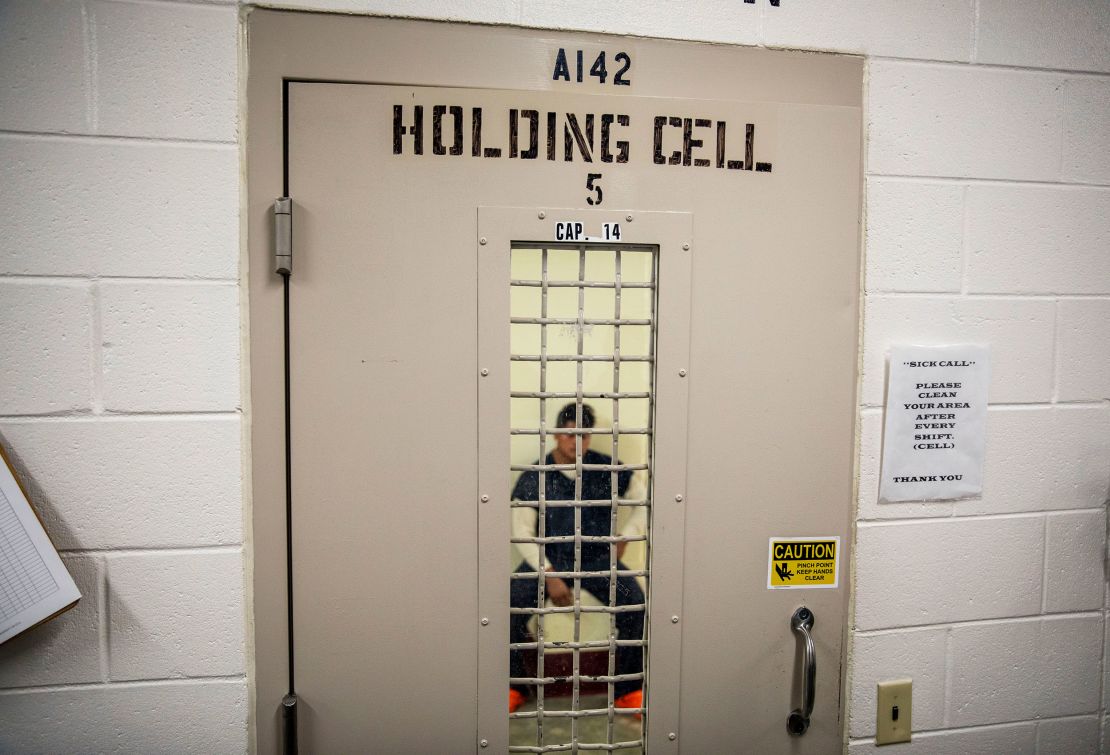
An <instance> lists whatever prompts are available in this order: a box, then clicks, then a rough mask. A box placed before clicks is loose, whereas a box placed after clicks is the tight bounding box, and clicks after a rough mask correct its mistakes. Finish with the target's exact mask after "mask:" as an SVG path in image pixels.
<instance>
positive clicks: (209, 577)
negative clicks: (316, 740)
mask: <svg viewBox="0 0 1110 755" xmlns="http://www.w3.org/2000/svg"><path fill="white" fill-rule="evenodd" d="M287 5H288V7H300V8H313V9H318V10H341V11H348V12H359V13H382V14H396V15H409V16H416V17H422V18H440V19H453V20H463V21H478V22H488V23H506V24H521V25H526V26H539V27H547V28H565V29H580V30H588V31H598V32H609V33H616V34H637V35H646V36H659V37H674V38H682V39H693V40H704V41H713V42H723V43H732V44H745V45H764V46H768V47H789V48H802V49H814V50H830V51H838V52H850V53H857V54H863V55H866V56H867V57H868V66H867V84H866V86H867V94H866V100H865V101H866V106H865V107H866V122H867V145H866V152H865V154H866V158H865V159H866V164H865V171H866V197H865V205H866V234H865V249H864V254H865V302H864V317H863V322H862V323H861V328H862V343H863V349H862V351H863V353H862V385H861V390H860V397H859V398H860V418H861V424H860V452H859V468H860V483H859V501H858V514H857V518H858V526H857V529H856V540H857V549H856V557H855V564H854V582H855V606H854V614H853V620H852V622H853V623H852V626H851V627H850V628H849V632H850V635H851V643H850V647H851V651H850V652H851V659H850V667H849V678H850V681H849V690H848V692H849V693H850V705H849V718H848V721H847V729H848V735H849V740H848V751H849V752H850V753H853V755H854V754H855V753H860V752H865V751H869V750H871V749H872V748H873V743H872V737H873V732H874V722H873V719H874V684H875V682H876V681H877V680H879V679H883V678H890V677H895V676H902V675H909V676H912V677H913V678H914V691H915V695H914V697H915V705H914V708H915V711H914V725H915V729H916V730H917V732H918V733H917V734H916V735H915V740H914V743H913V744H912V745H910V746H908V747H907V746H904V747H901V748H900V749H899V751H900V752H901V751H912V752H917V753H930V754H936V753H984V754H986V753H992V754H993V753H1034V752H1038V753H1046V754H1047V753H1095V752H1099V751H1100V750H1101V751H1104V752H1110V732H1108V730H1107V725H1106V721H1105V720H1104V714H1105V710H1106V706H1105V702H1104V687H1105V686H1106V683H1105V680H1104V676H1103V668H1104V666H1105V665H1106V664H1105V662H1104V661H1105V656H1106V652H1107V650H1106V648H1107V646H1108V645H1110V639H1108V635H1107V633H1106V631H1107V630H1106V625H1107V622H1106V616H1105V614H1106V607H1107V597H1106V596H1107V590H1106V580H1105V578H1104V566H1103V564H1104V561H1105V560H1106V559H1105V554H1106V534H1105V533H1106V503H1107V496H1108V488H1110V5H1108V4H1107V3H1106V1H1105V0H1058V1H1057V2H1047V1H1046V0H872V2H863V1H862V0H856V1H855V2H852V1H850V0H781V3H780V5H779V6H778V7H773V6H771V4H770V3H769V2H767V0H757V2H754V3H747V2H741V1H740V0H711V1H709V2H701V3H691V4H688V5H687V4H683V5H677V4H672V3H666V4H664V3H640V2H631V1H630V0H618V1H615V2H610V3H594V2H587V1H586V0H567V1H565V2H560V3H550V2H542V1H541V0H475V1H474V2H469V3H442V2H432V0H416V1H415V2H407V3H406V2H401V1H400V0H394V1H393V2H389V1H388V0H367V1H365V2H356V1H355V0H307V1H306V2H292V3H288V4H287ZM239 28H240V8H238V7H237V6H236V4H235V2H234V0H229V1H228V2H219V1H218V0H217V1H215V2H199V1H198V2H171V1H168V0H135V1H129V0H118V1H117V0H3V1H2V2H0V172H2V178H0V207H3V208H4V212H3V218H4V222H3V224H2V228H0V437H2V439H3V442H4V444H5V446H6V447H7V448H9V449H10V450H11V451H12V452H13V455H14V457H15V462H16V464H17V466H18V468H19V470H20V471H21V472H22V473H23V475H24V479H25V480H26V481H27V482H28V483H29V484H30V487H31V490H32V495H33V497H34V499H35V503H36V504H37V505H38V507H39V510H40V512H41V513H42V515H43V516H44V518H45V519H46V521H47V525H48V527H49V529H50V531H51V533H52V534H53V536H54V537H55V539H56V541H57V544H58V546H59V547H60V548H61V549H62V551H63V553H64V558H65V559H66V561H67V563H68V564H69V566H70V568H71V570H72V571H73V572H74V574H75V576H76V578H77V581H78V583H79V585H80V587H81V589H82V592H83V593H84V594H85V599H84V600H83V601H82V602H81V604H80V606H79V608H78V609H76V610H75V611H73V612H71V613H70V614H67V615H66V616H65V617H63V618H61V619H59V620H57V621H55V622H53V623H52V624H50V625H49V626H46V627H43V628H40V629H39V630H37V631H35V632H34V633H33V634H30V635H28V636H26V637H24V638H21V639H19V640H17V641H16V642H13V643H10V644H9V645H7V646H4V647H3V648H0V751H5V752H7V751H13V752H63V751H82V752H86V751H112V752H145V753H152V752H185V751H191V752H213V753H215V752H229V753H230V752H242V751H244V750H247V749H249V746H250V744H249V742H250V739H249V734H248V727H247V717H248V707H249V706H248V686H249V682H248V677H247V669H248V666H249V649H248V648H249V637H248V632H247V626H248V616H247V614H248V610H249V608H248V605H247V599H246V597H245V596H246V592H245V588H244V585H245V577H244V575H245V570H247V569H249V548H245V547H244V539H245V536H246V533H245V529H244V525H243V522H244V510H245V508H244V507H245V505H246V504H245V503H244V501H245V500H246V498H247V495H246V494H245V487H244V486H245V480H246V477H245V476H244V474H243V469H244V464H245V459H244V456H243V451H242V449H243V444H242V441H241V434H242V429H243V425H244V414H243V411H244V407H245V406H247V404H248V401H247V398H248V397H247V394H246V392H245V390H244V387H243V385H244V383H243V379H242V377H241V365H242V364H243V345H242V339H243V338H244V334H245V329H244V328H243V327H241V324H240V319H241V312H242V308H241V305H240V264H239V259H240V218H239V209H238V207H239V193H240V190H241V183H240V173H239V148H240V146H241V145H240V143H239V140H240V138H241V134H242V129H241V126H240V121H239V117H240V116H239V112H240V102H239V95H238V77H239V73H240V68H239V61H238V33H239ZM901 341H919V342H943V341H985V342H989V343H990V344H991V345H992V347H993V354H994V362H993V377H992V384H991V408H990V412H989V430H988V447H987V470H986V483H985V491H984V495H983V497H982V499H981V500H978V501H971V502H963V503H957V504H952V503H942V504H929V505H915V504H903V505H897V506H880V505H879V504H877V503H876V497H877V496H876V488H877V474H878V463H879V448H880V441H881V426H882V411H881V400H882V392H883V370H884V363H883V360H884V352H885V350H886V348H887V347H888V346H889V345H890V344H891V343H894V342H901ZM738 694H740V692H738Z"/></svg>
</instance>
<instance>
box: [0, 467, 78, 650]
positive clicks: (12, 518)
mask: <svg viewBox="0 0 1110 755" xmlns="http://www.w3.org/2000/svg"><path fill="white" fill-rule="evenodd" d="M80 599H81V593H80V592H79V591H78V589H77V585H76V584H74V582H73V578H72V577H71V576H70V575H69V572H68V571H67V570H66V567H65V564H63V563H62V559H61V558H59V556H58V552H57V551H56V550H54V545H53V544H52V543H51V542H50V538H49V537H48V536H47V534H46V530H44V529H43V527H42V523H41V522H40V521H39V519H38V517H37V516H35V512H34V510H33V509H32V508H31V504H30V503H29V502H28V501H27V497H26V496H25V495H24V494H23V490H22V489H21V488H20V487H19V484H18V483H17V482H16V479H15V476H14V475H13V474H12V470H11V466H10V465H9V464H8V460H7V458H4V457H3V454H2V452H0V644H3V643H4V642H7V641H8V640H10V639H11V638H12V637H15V636H16V635H18V634H22V633H23V632H25V631H27V630H28V629H30V628H31V627H33V626H35V625H36V624H40V623H42V622H43V621H45V620H47V619H49V618H51V617H53V616H54V615H56V614H58V613H61V612H62V611H64V610H66V609H67V608H70V607H72V606H73V605H74V604H76V603H77V601H78V600H80Z"/></svg>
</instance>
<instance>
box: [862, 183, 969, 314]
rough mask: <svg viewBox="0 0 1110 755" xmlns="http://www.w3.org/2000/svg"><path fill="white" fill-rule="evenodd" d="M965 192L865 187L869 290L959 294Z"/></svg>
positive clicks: (926, 186) (932, 186) (941, 187)
mask: <svg viewBox="0 0 1110 755" xmlns="http://www.w3.org/2000/svg"><path fill="white" fill-rule="evenodd" d="M963 224H964V187H963V186H961V185H959V184H954V183H934V182H926V181H901V180H897V179H884V178H871V179H868V181H867V275H866V280H867V290H869V291H920V292H953V293H958V292H959V291H960V287H961V285H962V277H963Z"/></svg>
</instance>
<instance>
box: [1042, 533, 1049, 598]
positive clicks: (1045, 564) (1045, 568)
mask: <svg viewBox="0 0 1110 755" xmlns="http://www.w3.org/2000/svg"><path fill="white" fill-rule="evenodd" d="M1047 612H1048V515H1047V514H1045V516H1044V517H1043V519H1042V522H1041V613H1042V614H1044V613H1047Z"/></svg>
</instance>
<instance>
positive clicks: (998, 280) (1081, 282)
mask: <svg viewBox="0 0 1110 755" xmlns="http://www.w3.org/2000/svg"><path fill="white" fill-rule="evenodd" d="M967 226H968V227H967V284H968V291H970V292H972V293H1002V294H1018V293H1029V294H1105V293H1110V253H1108V250H1110V189H1095V188H1087V187H1070V186H1005V185H990V184H988V185H977V186H971V187H968V194H967Z"/></svg>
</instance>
